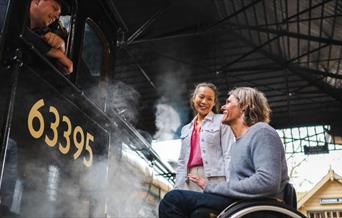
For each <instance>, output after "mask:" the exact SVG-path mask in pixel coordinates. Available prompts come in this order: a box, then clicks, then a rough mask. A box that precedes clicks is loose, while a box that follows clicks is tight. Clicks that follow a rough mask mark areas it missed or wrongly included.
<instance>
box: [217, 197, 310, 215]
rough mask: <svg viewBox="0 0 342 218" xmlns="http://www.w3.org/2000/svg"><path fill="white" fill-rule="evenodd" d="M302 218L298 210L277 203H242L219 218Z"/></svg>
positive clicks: (225, 211)
mask: <svg viewBox="0 0 342 218" xmlns="http://www.w3.org/2000/svg"><path fill="white" fill-rule="evenodd" d="M228 217H229V218H282V217H284V218H285V217H292V218H302V217H305V216H304V215H303V214H301V213H300V212H298V211H297V210H295V209H293V208H291V207H289V206H287V205H285V204H282V203H280V202H277V201H241V202H236V203H234V204H232V205H230V206H228V207H227V208H226V209H225V210H224V211H222V212H221V213H220V214H219V216H218V218H228Z"/></svg>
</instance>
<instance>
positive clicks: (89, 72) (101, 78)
mask: <svg viewBox="0 0 342 218" xmlns="http://www.w3.org/2000/svg"><path fill="white" fill-rule="evenodd" d="M108 66H109V44H108V41H107V40H106V37H105V35H104V33H103V32H102V31H101V29H100V28H99V27H98V26H97V24H96V23H95V22H94V21H93V20H92V19H90V18H87V19H86V22H85V25H84V37H83V44H82V51H81V63H80V70H79V72H78V75H77V79H76V84H77V85H78V86H79V87H80V88H81V89H82V90H84V91H85V93H86V95H88V97H90V98H91V99H92V100H93V101H94V102H95V103H96V104H97V105H98V106H99V107H100V108H101V109H102V110H105V102H106V96H107V94H106V87H107V80H108V68H109V67H108Z"/></svg>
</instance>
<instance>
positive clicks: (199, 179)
mask: <svg viewBox="0 0 342 218" xmlns="http://www.w3.org/2000/svg"><path fill="white" fill-rule="evenodd" d="M188 178H189V180H190V181H191V182H193V183H196V184H197V185H198V186H199V187H200V188H201V189H204V188H205V186H206V185H207V181H206V180H205V178H203V177H201V176H195V175H192V174H188Z"/></svg>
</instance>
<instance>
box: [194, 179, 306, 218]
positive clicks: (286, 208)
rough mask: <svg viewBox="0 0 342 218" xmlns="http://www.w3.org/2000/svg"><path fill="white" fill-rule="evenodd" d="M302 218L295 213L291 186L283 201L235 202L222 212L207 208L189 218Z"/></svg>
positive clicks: (286, 190)
mask: <svg viewBox="0 0 342 218" xmlns="http://www.w3.org/2000/svg"><path fill="white" fill-rule="evenodd" d="M195 217H196V218H216V217H217V218H228V217H229V218H285V217H292V218H302V217H306V216H304V215H303V214H302V213H300V212H299V211H297V196H296V191H295V189H294V187H293V186H292V184H290V183H288V184H287V185H286V186H285V189H284V201H283V202H280V201H278V200H275V199H270V198H260V199H253V200H243V201H237V202H235V203H233V204H231V205H229V206H228V207H226V208H225V209H224V210H223V211H222V212H219V211H215V210H212V209H209V208H198V209H196V210H195V211H193V212H192V214H191V218H195Z"/></svg>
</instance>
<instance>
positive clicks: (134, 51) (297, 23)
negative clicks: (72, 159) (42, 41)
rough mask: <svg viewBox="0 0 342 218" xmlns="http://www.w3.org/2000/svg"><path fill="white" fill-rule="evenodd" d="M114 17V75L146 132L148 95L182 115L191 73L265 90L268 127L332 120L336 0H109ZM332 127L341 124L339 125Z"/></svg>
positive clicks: (151, 123) (339, 51) (337, 64)
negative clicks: (117, 19)
mask: <svg viewBox="0 0 342 218" xmlns="http://www.w3.org/2000/svg"><path fill="white" fill-rule="evenodd" d="M114 3H115V6H116V8H117V10H118V12H119V14H120V16H121V18H122V27H121V30H122V31H121V32H120V33H119V37H118V42H119V44H120V48H119V49H118V50H117V62H116V69H115V80H118V81H122V82H124V83H125V84H126V85H129V86H131V87H133V88H134V89H135V90H136V91H137V92H138V95H134V98H135V99H136V100H139V104H138V105H139V113H138V114H139V115H138V117H137V118H136V121H137V122H136V126H137V127H138V128H140V129H143V130H146V131H148V132H149V133H151V134H154V132H155V130H156V126H155V118H156V117H155V112H156V105H157V104H158V103H165V104H169V105H171V106H173V107H174V108H175V109H176V110H177V112H179V113H180V114H181V120H182V122H183V123H182V124H184V123H186V122H189V121H190V119H191V112H190V110H189V94H190V92H191V90H192V89H193V88H194V86H195V84H196V83H199V82H213V83H214V84H215V85H217V87H218V89H219V91H220V93H221V94H220V96H219V101H220V103H221V104H223V103H224V101H225V99H226V97H227V91H228V90H229V89H231V88H233V87H238V86H251V87H256V88H258V89H259V90H261V91H263V92H264V93H265V94H266V97H267V98H268V100H269V103H270V105H271V109H272V122H271V124H272V125H273V126H274V127H275V128H288V127H297V126H310V125H320V124H328V125H331V126H332V127H333V128H335V129H340V130H342V65H341V58H342V47H341V45H342V17H341V15H342V2H341V1H338V0H197V1H193V0H174V1H160V0H145V1H139V0H130V1H119V0H115V1H114ZM341 135H342V132H341Z"/></svg>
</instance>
